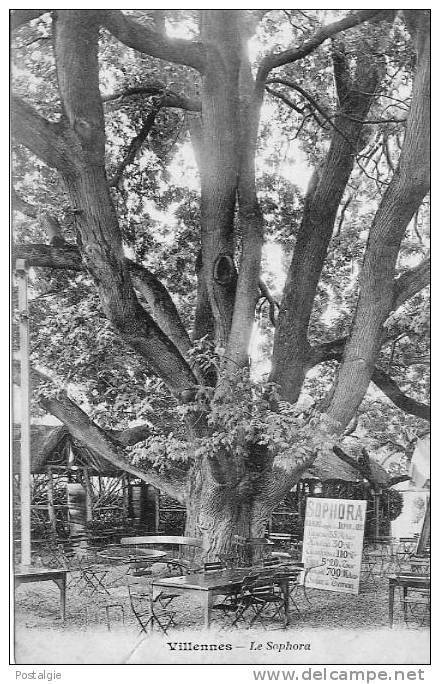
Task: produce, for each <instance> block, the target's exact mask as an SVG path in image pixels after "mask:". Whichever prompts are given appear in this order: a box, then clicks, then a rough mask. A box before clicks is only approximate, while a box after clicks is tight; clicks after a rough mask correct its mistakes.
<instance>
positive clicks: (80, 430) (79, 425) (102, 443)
mask: <svg viewBox="0 0 440 684" xmlns="http://www.w3.org/2000/svg"><path fill="white" fill-rule="evenodd" d="M40 403H41V405H42V406H43V408H44V409H45V410H46V411H48V412H49V413H51V414H52V415H53V416H55V417H56V418H58V419H59V420H61V422H62V423H64V425H65V426H66V427H67V428H68V430H69V432H70V434H71V435H72V437H74V438H75V439H77V440H78V441H79V442H81V443H82V444H84V446H86V447H87V448H88V449H92V450H93V451H94V452H96V453H97V454H98V455H99V456H100V457H101V458H103V459H105V460H106V461H108V462H109V463H111V464H112V465H113V466H115V468H119V469H120V470H124V471H125V472H127V473H131V474H132V475H135V476H136V477H139V478H140V479H141V480H143V481H144V482H148V483H149V484H152V485H154V486H155V487H157V488H158V489H160V490H161V491H163V492H165V493H166V494H168V495H169V496H172V497H173V498H175V499H177V500H178V501H181V502H182V503H183V502H184V484H183V482H178V481H174V480H173V482H171V481H169V480H168V479H167V478H166V477H165V476H162V475H158V474H157V473H155V472H154V471H153V469H151V470H144V469H142V468H138V467H137V466H135V465H132V464H131V463H130V461H129V460H128V459H127V457H126V455H125V453H124V451H123V449H122V448H121V446H120V444H118V443H117V442H116V441H115V440H114V439H112V438H111V437H110V436H109V435H108V434H107V433H106V431H105V430H103V429H102V428H100V427H98V425H96V423H94V422H93V421H92V420H90V418H89V417H88V416H87V414H86V413H84V411H83V410H82V409H81V408H80V407H79V406H78V405H77V404H75V403H74V402H73V401H72V400H71V399H69V397H68V396H67V394H65V393H64V392H61V393H59V394H58V395H57V398H55V397H50V398H44V399H41V402H40Z"/></svg>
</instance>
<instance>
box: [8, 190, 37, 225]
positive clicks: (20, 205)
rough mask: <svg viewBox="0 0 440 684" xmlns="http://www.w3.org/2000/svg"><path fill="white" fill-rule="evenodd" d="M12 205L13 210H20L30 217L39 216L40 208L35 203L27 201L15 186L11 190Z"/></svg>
mask: <svg viewBox="0 0 440 684" xmlns="http://www.w3.org/2000/svg"><path fill="white" fill-rule="evenodd" d="M11 206H12V210H13V211H19V212H21V213H22V214H24V215H25V216H29V218H37V216H38V210H37V207H35V206H34V205H33V204H29V202H26V200H24V199H23V198H22V197H20V195H18V194H17V193H16V191H15V188H12V190H11Z"/></svg>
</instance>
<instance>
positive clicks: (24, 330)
mask: <svg viewBox="0 0 440 684" xmlns="http://www.w3.org/2000/svg"><path fill="white" fill-rule="evenodd" d="M16 275H17V281H18V311H19V318H20V324H19V327H20V396H21V421H20V422H21V440H20V508H21V515H20V518H21V564H22V565H30V564H31V439H30V438H31V435H30V432H31V424H30V423H31V418H30V374H29V313H28V295H27V285H28V267H27V263H26V262H25V261H24V260H23V259H17V263H16Z"/></svg>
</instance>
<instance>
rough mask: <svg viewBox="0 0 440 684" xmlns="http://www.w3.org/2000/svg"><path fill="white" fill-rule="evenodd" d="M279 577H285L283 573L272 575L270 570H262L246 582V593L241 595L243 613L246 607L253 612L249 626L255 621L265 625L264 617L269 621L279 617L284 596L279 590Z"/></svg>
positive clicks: (282, 608)
mask: <svg viewBox="0 0 440 684" xmlns="http://www.w3.org/2000/svg"><path fill="white" fill-rule="evenodd" d="M279 579H285V573H283V574H282V575H281V574H275V575H274V574H273V572H272V571H263V572H260V573H259V574H258V575H257V576H256V577H254V578H252V579H251V580H250V581H249V582H248V583H247V586H246V592H247V593H246V595H245V596H244V597H243V607H244V611H243V615H244V614H245V613H246V610H247V609H248V608H250V609H252V610H253V613H254V614H253V616H252V618H251V621H250V623H249V628H251V627H252V626H253V625H254V624H255V623H256V622H257V621H259V622H260V623H261V625H262V626H263V627H265V624H264V619H265V618H268V619H269V620H271V621H272V620H274V619H276V618H277V617H280V618H281V616H282V612H283V611H284V601H285V598H284V596H283V594H282V592H281V590H280V585H279ZM267 609H269V612H267ZM232 626H234V623H233V624H232Z"/></svg>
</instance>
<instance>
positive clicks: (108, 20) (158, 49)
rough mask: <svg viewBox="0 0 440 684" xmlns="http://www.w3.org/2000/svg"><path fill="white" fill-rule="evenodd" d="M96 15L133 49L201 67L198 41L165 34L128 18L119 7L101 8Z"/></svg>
mask: <svg viewBox="0 0 440 684" xmlns="http://www.w3.org/2000/svg"><path fill="white" fill-rule="evenodd" d="M100 15H101V16H100V19H101V23H102V25H103V26H105V28H106V29H107V30H108V31H110V33H112V34H113V35H114V36H115V38H117V39H118V40H120V41H121V43H124V44H125V45H128V47H131V48H133V50H137V51H138V52H143V53H145V54H147V55H151V56H152V57H158V58H159V59H164V60H167V61H169V62H174V63H175V64H185V65H186V66H190V67H193V68H194V69H197V70H198V71H203V69H204V66H205V56H204V49H203V46H202V44H201V43H197V42H195V41H190V40H183V39H181V38H169V37H167V36H165V35H163V34H162V33H157V32H156V31H152V30H151V29H149V28H147V27H146V26H142V25H141V24H138V22H136V21H133V19H129V18H128V17H126V16H125V15H124V14H123V13H122V12H121V11H120V10H102V11H101V12H100Z"/></svg>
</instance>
